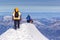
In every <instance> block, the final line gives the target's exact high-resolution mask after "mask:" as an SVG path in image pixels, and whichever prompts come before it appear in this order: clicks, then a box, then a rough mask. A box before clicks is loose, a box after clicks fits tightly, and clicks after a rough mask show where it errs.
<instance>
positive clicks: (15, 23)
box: [14, 20, 17, 29]
mask: <svg viewBox="0 0 60 40" xmlns="http://www.w3.org/2000/svg"><path fill="white" fill-rule="evenodd" d="M16 25H17V22H16V20H14V29H17V27H16Z"/></svg>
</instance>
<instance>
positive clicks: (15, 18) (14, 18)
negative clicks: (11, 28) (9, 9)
mask: <svg viewBox="0 0 60 40" xmlns="http://www.w3.org/2000/svg"><path fill="white" fill-rule="evenodd" d="M18 14H19V17H18V18H17V17H15V12H14V13H13V20H20V19H21V13H20V12H18Z"/></svg>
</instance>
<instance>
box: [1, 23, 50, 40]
mask: <svg viewBox="0 0 60 40" xmlns="http://www.w3.org/2000/svg"><path fill="white" fill-rule="evenodd" d="M0 40H49V39H48V38H46V37H45V36H44V35H43V34H42V33H41V32H39V31H38V30H37V28H36V27H35V25H34V24H31V23H23V24H21V26H20V29H17V30H14V29H9V30H7V31H6V32H5V33H3V34H2V35H1V36H0Z"/></svg>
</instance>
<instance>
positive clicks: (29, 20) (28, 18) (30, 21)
mask: <svg viewBox="0 0 60 40" xmlns="http://www.w3.org/2000/svg"><path fill="white" fill-rule="evenodd" d="M26 19H27V22H28V23H32V22H33V20H32V19H31V17H30V15H28V16H27V17H26Z"/></svg>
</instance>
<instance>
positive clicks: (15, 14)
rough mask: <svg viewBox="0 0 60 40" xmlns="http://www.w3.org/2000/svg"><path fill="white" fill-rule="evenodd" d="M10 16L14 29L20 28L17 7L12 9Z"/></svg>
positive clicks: (19, 14)
mask: <svg viewBox="0 0 60 40" xmlns="http://www.w3.org/2000/svg"><path fill="white" fill-rule="evenodd" d="M12 18H13V20H14V28H15V29H17V28H20V27H19V25H20V21H21V13H20V12H19V9H18V8H15V9H14V12H13V16H12Z"/></svg>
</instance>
